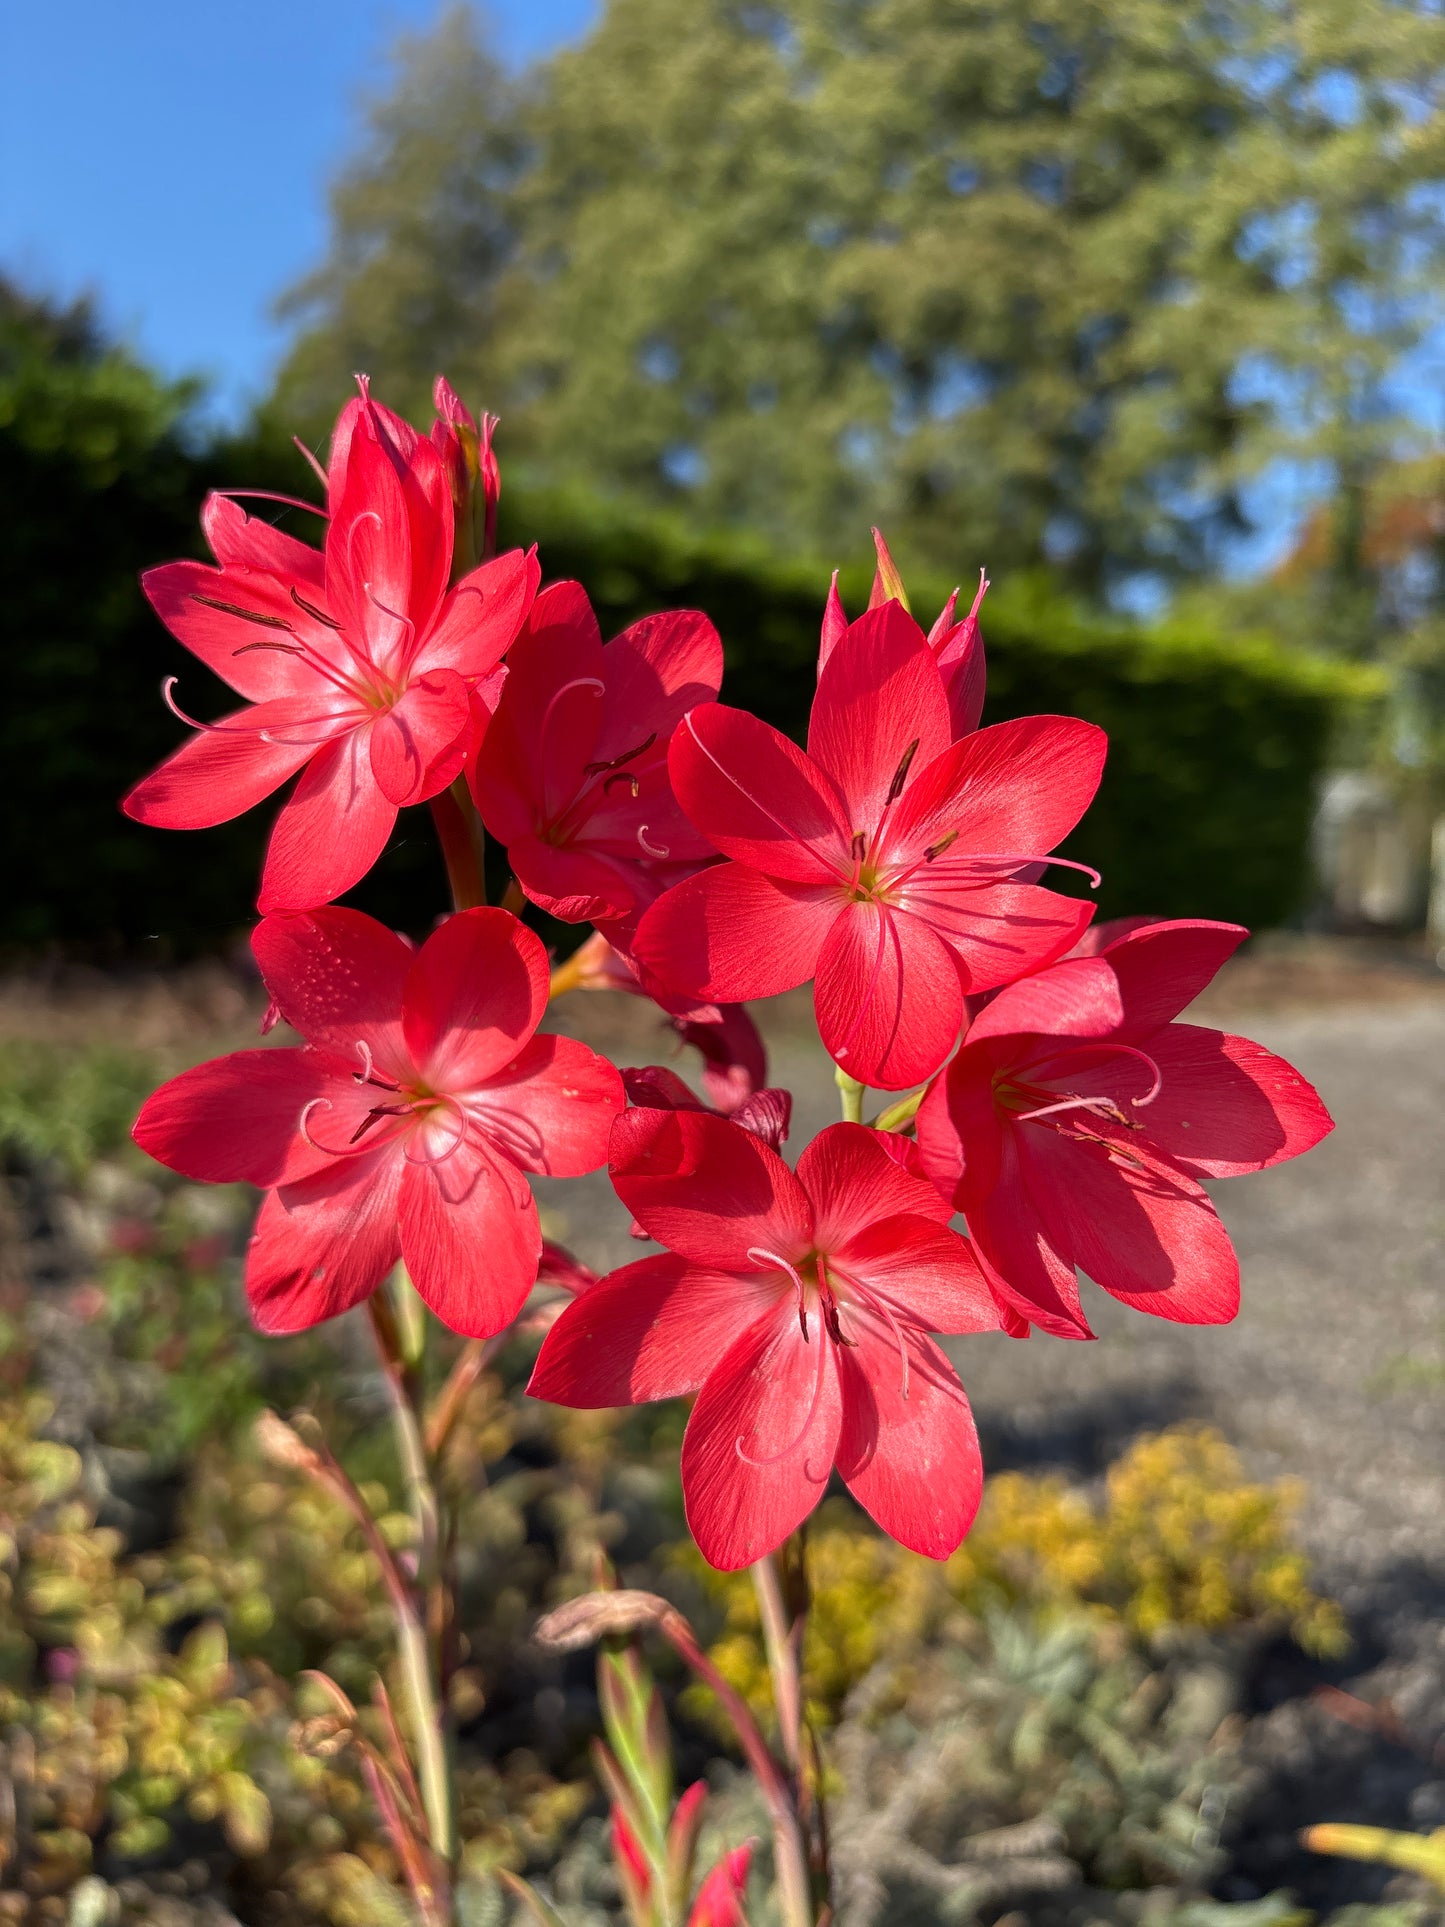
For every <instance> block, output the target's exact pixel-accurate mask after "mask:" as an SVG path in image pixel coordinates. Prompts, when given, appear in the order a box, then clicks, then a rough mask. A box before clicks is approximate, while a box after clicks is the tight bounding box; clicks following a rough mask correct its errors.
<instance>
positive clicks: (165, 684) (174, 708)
mask: <svg viewBox="0 0 1445 1927" xmlns="http://www.w3.org/2000/svg"><path fill="white" fill-rule="evenodd" d="M179 681H180V677H179V676H166V677H164V678H163V679H162V682H161V701H162V702H163V703H164V704H165V706H166V708H167V709H168V710H169V711H170V712H171V714H172V715H173V716H178V717H179V718H180V720H181V721H182V722H183V723H184V724H185V725H186V728H187V729H203V730H204V731H205V732H206V734H207V735H208V736H253V735H255V734H256V729H255V725H254V724H252V723H203V722H201V721H200V720H199V719H198V718H197V717H195V716H188V715H187V714H186V712H185V710H183V709H182V708H181V706H180V704H179V703H178V702H177V701H176V699H175V697H174V696H173V695H172V694H171V691H172V690H173V689H174V688H175V686H176V684H177V683H178V682H179Z"/></svg>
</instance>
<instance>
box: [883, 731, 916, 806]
mask: <svg viewBox="0 0 1445 1927" xmlns="http://www.w3.org/2000/svg"><path fill="white" fill-rule="evenodd" d="M921 741H922V738H921V737H918V736H915V737H914V739H913V741H912V742H911V743H910V744H909V745H908V747H907V749H905V750H904V752H903V761H902V762H901V763H900V764H899V765H898V767H897V769H896V770H895V771H894V772H893V781H892V782H891V783H890V784H889V785H888V797H887V801H888V802H890V803H896V802H897V801H898V799H899V797H900V796H901V795H902V794H903V785H904V784H905V783H906V782H907V781H908V766H909V764H910V763H911V762H912V761H913V759H914V757H915V756H916V755H917V754H918V745H919V743H920V742H921Z"/></svg>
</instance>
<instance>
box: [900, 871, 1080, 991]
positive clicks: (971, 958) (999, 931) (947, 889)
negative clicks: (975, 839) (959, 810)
mask: <svg viewBox="0 0 1445 1927" xmlns="http://www.w3.org/2000/svg"><path fill="white" fill-rule="evenodd" d="M958 871H959V872H961V871H962V863H961V862H960V864H959V866H958ZM898 901H899V904H900V906H901V908H902V909H903V910H905V911H907V912H909V913H911V915H912V916H913V917H915V918H916V919H918V920H920V921H921V922H923V923H926V924H927V925H928V926H929V928H930V929H932V930H933V931H935V932H936V933H937V935H938V936H939V937H940V938H942V940H943V941H944V942H945V943H946V944H947V945H948V947H949V949H950V950H951V951H952V952H953V955H954V958H955V960H956V962H957V966H958V971H959V976H960V979H961V981H962V984H963V987H964V989H965V990H966V991H967V992H968V994H969V995H970V996H972V995H974V994H975V993H976V992H979V991H984V990H993V989H995V988H996V987H997V986H998V985H999V984H1010V983H1012V982H1013V981H1014V979H1015V978H1017V977H1021V976H1027V975H1028V974H1029V973H1030V972H1031V971H1037V970H1042V969H1043V967H1044V966H1045V965H1046V964H1049V963H1052V961H1053V960H1054V958H1055V957H1057V956H1060V955H1061V954H1062V953H1063V952H1064V951H1065V950H1067V949H1068V948H1069V946H1070V944H1072V943H1074V942H1075V941H1076V939H1077V938H1078V935H1079V933H1080V931H1081V930H1083V929H1084V927H1085V926H1086V925H1087V923H1088V921H1089V918H1090V916H1091V915H1092V906H1091V905H1090V904H1087V903H1080V902H1079V901H1078V900H1077V899H1076V898H1074V897H1062V896H1060V895H1059V894H1058V893H1057V892H1056V891H1054V890H1044V889H1041V888H1040V887H1039V885H1038V884H1036V883H987V884H982V885H980V884H978V883H977V881H976V880H974V881H973V882H970V881H969V880H968V879H967V877H966V875H957V874H956V873H955V871H953V870H951V869H950V867H949V859H948V858H947V857H943V858H940V860H939V861H938V862H937V863H934V864H931V865H930V866H929V867H928V869H927V870H926V871H925V870H920V871H918V872H917V873H916V874H915V875H914V877H913V878H912V880H911V881H910V882H909V883H908V884H906V885H905V886H904V888H903V889H902V891H901V892H900V893H899V898H898ZM985 1015H987V1013H985Z"/></svg>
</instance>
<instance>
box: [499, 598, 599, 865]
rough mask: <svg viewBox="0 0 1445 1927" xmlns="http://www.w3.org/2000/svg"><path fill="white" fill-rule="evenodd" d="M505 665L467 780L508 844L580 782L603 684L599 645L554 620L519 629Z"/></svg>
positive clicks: (539, 823)
mask: <svg viewBox="0 0 1445 1927" xmlns="http://www.w3.org/2000/svg"><path fill="white" fill-rule="evenodd" d="M507 669H508V674H507V681H506V686H505V687H504V689H503V690H502V699H501V701H500V702H499V703H498V704H497V710H496V714H495V715H494V716H493V717H492V720H491V723H490V725H489V726H488V729H487V733H486V735H485V737H484V738H483V739H482V746H481V749H480V750H479V751H478V753H477V760H476V762H475V764H474V765H473V766H472V771H471V782H472V794H473V795H474V796H475V798H476V803H477V808H478V809H479V810H480V811H481V814H482V820H483V821H484V822H485V824H486V826H487V828H488V829H489V830H490V831H491V832H492V834H493V835H494V836H496V837H498V838H500V840H501V841H502V842H503V843H506V844H509V845H510V844H511V843H512V842H513V841H514V840H515V839H516V838H518V837H521V836H526V835H529V834H535V833H537V832H539V831H541V830H542V829H543V828H544V827H546V826H547V825H549V824H550V823H552V822H553V820H554V819H555V818H557V817H559V816H560V815H561V814H562V812H563V811H565V810H566V809H567V806H568V805H569V804H570V803H571V801H572V799H573V798H574V797H575V796H576V794H577V792H578V790H579V789H580V788H581V787H582V785H583V784H584V783H585V782H586V781H587V765H588V763H589V762H591V761H593V760H595V758H594V749H595V746H596V742H597V737H598V732H599V731H600V730H601V727H602V717H603V697H604V690H605V688H606V684H605V682H604V664H603V650H602V647H601V645H600V644H599V643H597V642H595V641H593V639H592V638H591V636H590V635H588V634H586V633H584V632H583V631H581V630H580V629H577V628H575V627H564V626H562V625H560V624H558V625H549V626H547V627H546V628H543V629H541V630H540V631H538V632H537V633H535V634H534V633H533V632H532V631H531V630H530V629H529V630H527V631H526V632H524V633H523V634H522V635H521V636H520V637H519V638H518V640H517V643H516V644H515V646H514V647H513V649H512V650H511V652H510V654H509V655H508V658H507Z"/></svg>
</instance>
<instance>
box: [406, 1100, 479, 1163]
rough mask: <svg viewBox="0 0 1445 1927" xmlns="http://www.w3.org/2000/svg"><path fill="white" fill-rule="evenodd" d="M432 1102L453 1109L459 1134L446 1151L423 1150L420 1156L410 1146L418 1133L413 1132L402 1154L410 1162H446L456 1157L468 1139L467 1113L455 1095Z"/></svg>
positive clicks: (413, 1113)
mask: <svg viewBox="0 0 1445 1927" xmlns="http://www.w3.org/2000/svg"><path fill="white" fill-rule="evenodd" d="M431 1102H432V1104H433V1105H435V1106H437V1107H445V1108H446V1109H448V1110H449V1111H451V1113H452V1114H453V1116H454V1117H455V1119H456V1122H457V1134H456V1136H455V1137H454V1138H453V1139H452V1141H451V1143H450V1144H449V1145H448V1146H447V1147H446V1149H445V1150H444V1151H436V1152H432V1151H423V1152H422V1153H421V1155H420V1156H419V1157H413V1156H412V1154H411V1148H410V1146H411V1143H412V1142H414V1141H415V1138H416V1135H417V1134H416V1133H415V1132H413V1133H412V1135H411V1138H410V1139H409V1140H408V1142H407V1144H406V1145H404V1146H403V1147H402V1156H403V1157H404V1158H405V1159H406V1161H407V1163H408V1164H431V1165H437V1164H445V1163H446V1161H447V1159H448V1158H454V1157H455V1156H456V1154H457V1152H458V1151H460V1150H461V1148H462V1146H463V1145H464V1144H465V1143H466V1141H467V1114H466V1112H465V1111H464V1110H463V1109H462V1107H461V1105H460V1104H459V1103H458V1102H457V1100H456V1099H455V1098H454V1097H437V1098H433V1099H432V1100H431ZM415 1114H416V1113H415V1111H413V1112H412V1115H413V1116H415Z"/></svg>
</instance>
